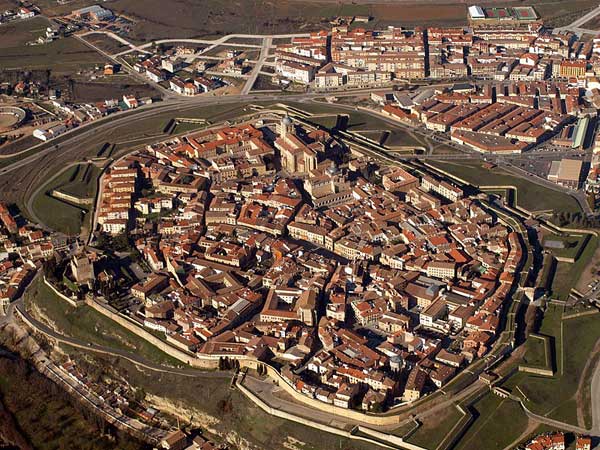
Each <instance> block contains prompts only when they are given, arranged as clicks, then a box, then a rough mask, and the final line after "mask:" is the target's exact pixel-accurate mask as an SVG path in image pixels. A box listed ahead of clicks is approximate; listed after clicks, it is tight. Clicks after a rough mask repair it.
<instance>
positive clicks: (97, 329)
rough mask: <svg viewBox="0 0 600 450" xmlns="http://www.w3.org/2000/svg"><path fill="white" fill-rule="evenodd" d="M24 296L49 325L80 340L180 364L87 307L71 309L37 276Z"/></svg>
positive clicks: (167, 362)
mask: <svg viewBox="0 0 600 450" xmlns="http://www.w3.org/2000/svg"><path fill="white" fill-rule="evenodd" d="M25 295H26V297H25V299H26V302H27V304H28V305H31V306H33V305H35V306H36V307H37V308H39V309H40V310H41V311H42V314H43V315H44V316H45V318H47V319H48V321H49V322H50V323H51V325H52V326H53V328H55V329H57V330H58V331H60V332H62V333H65V334H66V335H68V336H72V337H75V338H78V339H81V340H82V341H84V342H94V343H95V344H99V345H105V346H108V347H113V348H117V349H121V350H126V351H129V352H133V353H136V354H138V355H140V356H142V357H144V358H147V359H149V360H152V361H155V362H158V363H163V364H169V365H181V363H180V362H179V361H178V360H175V359H173V358H171V357H170V356H168V355H166V354H165V353H163V352H161V351H160V350H158V349H157V348H156V347H154V346H153V345H152V344H150V343H148V342H147V341H145V340H144V339H142V338H140V337H138V336H136V335H135V334H133V333H132V332H130V331H129V330H126V329H125V328H123V327H121V326H119V325H117V324H116V323H115V322H114V321H113V320H111V319H109V318H107V317H105V316H103V315H102V314H100V313H98V312H96V311H94V310H93V309H91V308H90V307H88V306H81V307H79V308H73V307H72V306H70V305H68V304H67V303H66V302H65V301H64V300H62V299H61V298H59V297H58V296H57V295H56V294H54V293H53V292H52V291H51V290H50V288H48V286H46V285H45V284H44V282H43V280H42V279H41V277H40V278H38V279H37V280H36V281H35V282H34V284H33V285H32V286H31V288H30V289H29V290H28V291H27V293H26V294H25Z"/></svg>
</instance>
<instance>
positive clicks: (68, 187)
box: [55, 164, 100, 198]
mask: <svg viewBox="0 0 600 450" xmlns="http://www.w3.org/2000/svg"><path fill="white" fill-rule="evenodd" d="M98 176H100V169H98V167H96V166H94V165H93V164H78V165H76V166H74V167H72V168H70V169H69V170H67V171H66V172H64V174H63V175H62V176H60V177H58V178H56V179H55V182H56V188H55V189H58V190H60V191H62V192H65V193H66V194H70V195H74V196H76V197H79V198H92V197H94V196H95V195H96V186H97V185H96V179H97V178H98Z"/></svg>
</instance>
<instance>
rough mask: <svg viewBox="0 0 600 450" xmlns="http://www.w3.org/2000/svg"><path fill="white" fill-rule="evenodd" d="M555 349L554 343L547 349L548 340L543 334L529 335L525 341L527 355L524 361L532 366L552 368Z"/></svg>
mask: <svg viewBox="0 0 600 450" xmlns="http://www.w3.org/2000/svg"><path fill="white" fill-rule="evenodd" d="M553 351H555V350H554V349H553V347H552V345H548V351H547V350H546V340H545V339H544V337H542V336H536V335H529V337H528V338H527V340H526V341H525V355H524V356H523V363H525V364H526V365H528V366H532V367H544V368H546V367H547V368H549V369H551V368H552V359H553V358H552V354H553Z"/></svg>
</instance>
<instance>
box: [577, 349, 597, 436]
mask: <svg viewBox="0 0 600 450" xmlns="http://www.w3.org/2000/svg"><path fill="white" fill-rule="evenodd" d="M599 358H600V339H598V341H596V345H595V346H594V349H593V350H592V352H591V353H590V358H588V360H587V362H586V363H585V367H584V368H583V371H582V372H581V378H580V379H579V384H578V385H577V391H575V395H574V397H575V400H576V403H577V425H579V426H580V427H583V428H587V427H586V424H585V416H584V410H583V408H584V405H588V406H589V407H590V408H591V407H592V405H591V396H592V394H591V388H592V387H591V382H592V377H593V374H594V370H595V368H596V365H597V364H598V362H599ZM586 382H587V383H586ZM588 389H589V395H586V394H588V392H587V391H586V390H588ZM587 397H589V398H587Z"/></svg>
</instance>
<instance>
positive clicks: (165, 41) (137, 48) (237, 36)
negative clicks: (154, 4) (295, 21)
mask: <svg viewBox="0 0 600 450" xmlns="http://www.w3.org/2000/svg"><path fill="white" fill-rule="evenodd" d="M96 33H102V32H101V31H100V32H96ZM104 34H106V35H107V36H110V37H113V36H112V33H107V32H104ZM308 36H310V33H289V34H271V35H266V34H227V35H225V36H223V37H220V38H219V39H213V40H207V39H160V40H158V41H153V42H148V43H146V44H142V45H140V46H135V45H133V44H131V43H129V42H128V41H126V40H125V39H123V38H119V39H117V40H118V41H119V42H121V43H123V44H125V45H128V46H130V47H131V48H130V49H129V50H125V51H123V52H120V53H116V54H115V55H113V56H115V57H117V56H123V55H126V54H127V53H131V52H133V51H144V50H145V49H147V48H149V47H151V46H153V45H157V44H175V43H183V44H201V45H208V47H206V48H205V49H204V50H202V51H201V52H200V54H202V53H207V52H209V51H210V50H212V49H214V48H216V47H218V46H220V45H223V44H227V45H228V46H232V47H253V46H254V44H240V43H236V42H232V43H229V42H228V41H229V40H231V39H257V40H258V39H263V40H264V39H265V38H270V39H288V38H290V39H291V38H294V37H308ZM258 47H259V46H258V45H257V46H256V48H258Z"/></svg>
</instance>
